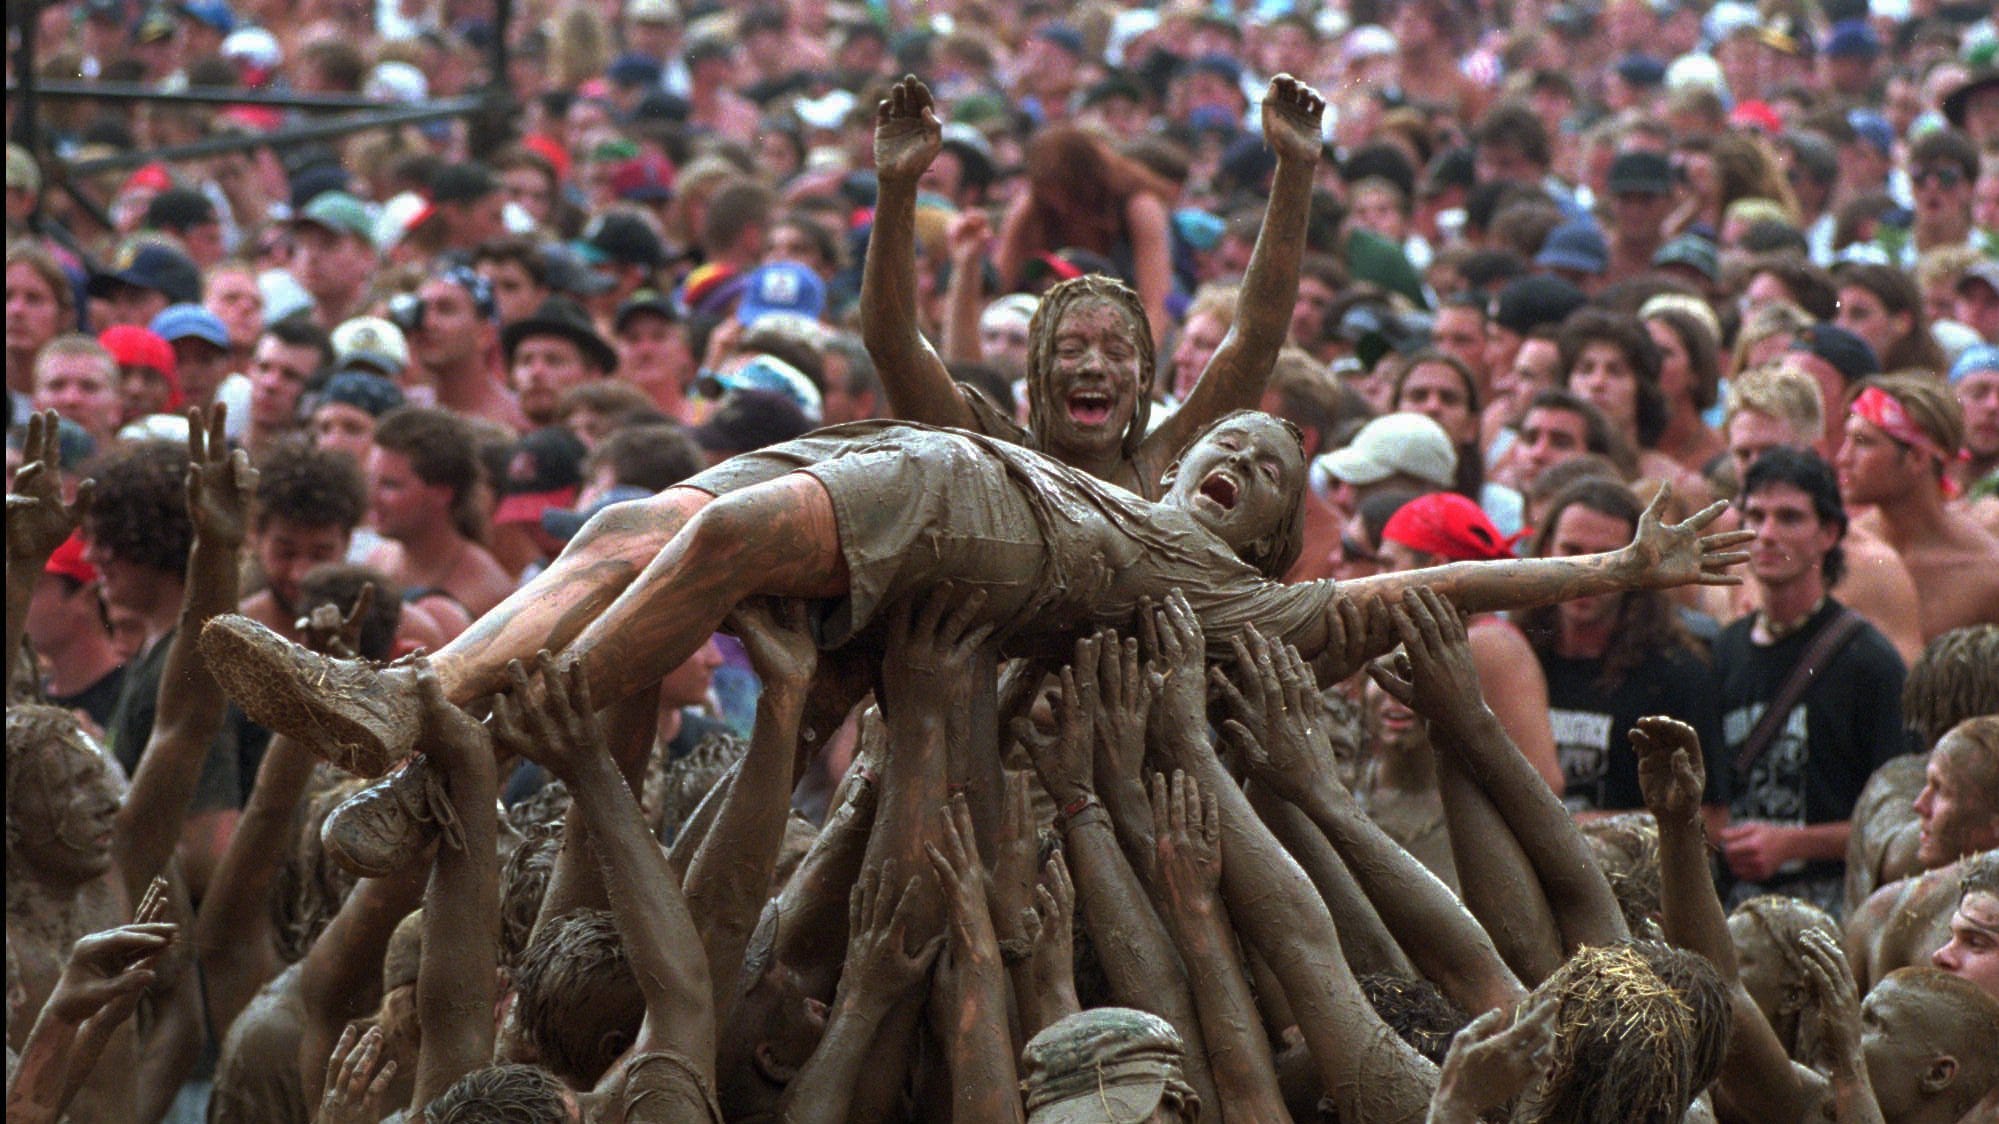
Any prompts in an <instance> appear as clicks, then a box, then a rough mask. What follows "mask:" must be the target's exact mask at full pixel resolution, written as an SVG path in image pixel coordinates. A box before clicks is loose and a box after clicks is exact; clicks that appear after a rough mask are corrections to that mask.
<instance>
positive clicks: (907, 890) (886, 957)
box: [778, 863, 944, 1124]
mask: <svg viewBox="0 0 1999 1124" xmlns="http://www.w3.org/2000/svg"><path fill="white" fill-rule="evenodd" d="M899 878H900V872H899V871H897V870H896V868H895V864H894V863H885V864H883V865H882V866H881V867H879V868H876V869H874V870H868V871H863V872H862V873H861V876H860V877H859V879H857V880H856V881H855V883H854V890H853V894H852V896H851V899H850V901H849V904H848V914H847V916H848V923H847V930H848V932H849V934H850V936H849V937H848V939H847V946H846V950H847V957H846V969H845V970H844V971H842V972H841V973H840V989H839V992H838V994H837V995H836V996H835V997H834V1000H833V1009H832V1011H831V1012H830V1013H829V1017H828V1019H827V1023H826V1033H825V1035H824V1036H823V1037H822V1038H820V1040H819V1045H818V1046H817V1047H815V1048H814V1049H813V1051H812V1056H811V1057H810V1058H809V1059H807V1060H806V1062H805V1064H804V1065H803V1066H801V1067H800V1068H799V1070H798V1075H797V1076H796V1077H793V1078H792V1079H791V1084H789V1085H787V1086H785V1090H784V1099H783V1101H781V1102H780V1103H779V1106H778V1117H779V1119H780V1120H782V1121H784V1124H843V1122H844V1121H845V1120H846V1119H847V1113H848V1108H849V1106H850V1105H851V1104H852V1102H853V1093H854V1086H855V1085H856V1083H857V1082H858V1080H859V1078H860V1074H861V1071H862V1069H863V1068H864V1067H865V1066H866V1065H867V1064H868V1048H869V1047H870V1046H871V1045H873V1043H874V1040H875V1033H876V1032H877V1031H879V1030H880V1029H881V1025H882V1022H883V1020H885V1019H886V1018H888V1015H889V1012H891V1011H893V1010H894V1009H895V1007H896V1004H897V1003H899V1002H901V1000H902V999H903V998H904V997H905V996H907V995H908V994H909V993H910V992H911V991H912V990H913V989H915V988H916V987H917V985H919V984H921V983H923V982H924V980H925V979H926V977H928V976H929V974H930V965H931V964H932V963H934V962H935V961H936V959H937V953H938V951H939V950H940V949H942V948H943V947H944V936H943V934H939V935H937V936H935V937H932V938H931V939H930V940H929V941H927V942H925V943H924V944H923V945H922V946H920V947H918V948H917V949H916V950H915V951H913V952H911V951H909V950H907V949H906V948H905V945H906V943H907V940H908V937H909V924H910V921H911V920H912V918H913V910H911V909H908V908H905V907H906V906H908V905H911V904H913V903H914V901H915V895H914V894H913V893H912V891H913V890H914V889H915V887H916V884H917V879H916V877H914V876H912V877H911V878H910V879H909V880H908V883H907V884H903V883H901V882H899V881H898V879H899Z"/></svg>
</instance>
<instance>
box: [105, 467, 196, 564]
mask: <svg viewBox="0 0 1999 1124" xmlns="http://www.w3.org/2000/svg"><path fill="white" fill-rule="evenodd" d="M187 470H188V457H187V446H186V445H180V444H175V443H173V442H171V441H138V442H134V443H132V444H130V445H125V446H122V447H119V448H114V449H112V450H110V451H109V452H107V453H105V454H104V455H103V456H101V457H98V458H97V459H96V460H94V461H92V462H91V463H90V465H89V466H87V468H86V469H85V475H87V476H90V477H93V478H95V479H96V481H97V494H96V495H95V496H94V497H93V498H92V500H91V504H90V510H89V511H87V512H85V513H84V516H83V537H84V538H86V539H89V540H90V541H91V542H92V543H94V544H95V545H97V546H98V547H101V548H102V549H104V550H106V551H109V552H110V554H111V556H112V557H114V558H117V559H119V560H120V561H123V562H130V563H133V564H134V565H139V566H144V567H146V568H147V569H150V570H161V571H164V572H166V573H170V574H175V575H179V574H183V573H186V572H187V556H188V552H189V551H191V550H192V549H193V548H194V521H193V520H192V519H190V518H189V517H188V513H187Z"/></svg>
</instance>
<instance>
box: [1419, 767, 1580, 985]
mask: <svg viewBox="0 0 1999 1124" xmlns="http://www.w3.org/2000/svg"><path fill="white" fill-rule="evenodd" d="M1436 756H1437V793H1438V795H1439V796H1440V797H1441V798H1442V800H1443V804H1444V823H1445V825H1446V826H1447V827H1448V828H1449V830H1450V836H1451V861H1452V862H1453V863H1455V864H1456V866H1457V870H1458V885H1459V886H1460V888H1461V890H1462V892H1463V895H1464V903H1465V907H1466V908H1467V909H1470V910H1471V913H1472V916H1473V917H1476V918H1478V922H1479V924H1480V926H1482V927H1483V928H1484V929H1485V932H1486V935H1487V936H1489V937H1491V938H1492V943H1493V947H1495V948H1497V949H1498V950H1499V955H1500V957H1501V958H1502V959H1504V960H1505V961H1506V965H1507V967H1509V968H1511V969H1513V973H1514V975H1516V976H1518V977H1519V978H1520V980H1521V981H1522V982H1523V983H1525V984H1527V985H1528V986H1530V987H1532V986H1537V985H1539V984H1540V982H1541V981H1542V980H1544V979H1547V978H1548V976H1549V975H1550V974H1551V973H1553V972H1554V970H1555V969H1557V968H1559V967H1561V966H1562V961H1563V959H1564V957H1563V955H1562V934H1561V930H1560V929H1558V928H1556V926H1555V912H1554V910H1553V909H1551V908H1549V906H1548V896H1547V895H1546V894H1544V893H1542V892H1541V880H1540V879H1539V878H1537V877H1536V876H1535V874H1534V864H1533V863H1531V862H1528V861H1527V852H1526V851H1525V850H1523V849H1522V848H1521V846H1520V841H1519V840H1518V839H1515V838H1514V837H1513V829H1512V828H1511V827H1510V826H1508V825H1507V822H1506V817H1504V816H1502V815H1500V814H1499V810H1498V809H1497V808H1494V807H1493V806H1492V799H1491V798H1490V797H1488V796H1487V795H1486V794H1485V790H1484V789H1483V788H1480V787H1479V784H1478V781H1476V780H1475V779H1473V777H1472V775H1471V773H1470V772H1469V771H1467V770H1466V768H1465V766H1464V763H1463V761H1462V760H1461V759H1460V758H1459V756H1458V755H1457V754H1455V753H1439V754H1437V755H1436Z"/></svg>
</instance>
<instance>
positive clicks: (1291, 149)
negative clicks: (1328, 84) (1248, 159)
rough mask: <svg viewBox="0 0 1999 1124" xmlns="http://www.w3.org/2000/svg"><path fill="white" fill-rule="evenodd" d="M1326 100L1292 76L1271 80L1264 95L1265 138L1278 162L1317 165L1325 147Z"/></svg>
mask: <svg viewBox="0 0 1999 1124" xmlns="http://www.w3.org/2000/svg"><path fill="white" fill-rule="evenodd" d="M1325 113H1326V99H1325V98H1322V97H1320V96H1319V91H1317V90H1314V89H1313V88H1312V87H1310V86H1307V85H1306V84H1305V83H1303V82H1300V81H1299V80H1297V79H1296V78H1293V77H1291V76H1290V75H1289V74H1280V75H1278V76H1277V77H1275V78H1272V79H1271V80H1270V88H1269V89H1268V90H1266V91H1264V94H1263V139H1264V140H1265V141H1266V142H1267V143H1268V144H1269V145H1270V148H1271V151H1273V152H1275V153H1276V154H1277V158H1278V159H1279V160H1303V161H1306V162H1308V163H1317V162H1318V160H1319V154H1320V153H1321V152H1322V151H1323V150H1324V148H1325V133H1324V132H1323V131H1322V128H1323V126H1322V121H1323V119H1324V117H1325Z"/></svg>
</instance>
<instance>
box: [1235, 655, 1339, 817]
mask: <svg viewBox="0 0 1999 1124" xmlns="http://www.w3.org/2000/svg"><path fill="white" fill-rule="evenodd" d="M1236 678H1237V679H1239V680H1240V681H1241V682H1242V689H1241V691H1240V692H1238V691H1237V689H1236V687H1235V686H1234V684H1232V683H1229V684H1228V686H1227V689H1226V690H1225V691H1224V692H1223V696H1224V697H1225V698H1227V699H1228V700H1229V703H1230V705H1231V706H1232V707H1234V708H1235V709H1236V714H1237V717H1236V718H1231V719H1228V720H1226V721H1224V722H1223V723H1222V733H1223V735H1224V736H1226V737H1227V738H1228V739H1229V742H1230V744H1231V745H1233V746H1234V747H1235V748H1236V750H1237V752H1239V753H1240V754H1242V764H1243V766H1244V768H1245V770H1246V771H1247V772H1248V773H1249V775H1250V776H1251V777H1253V778H1254V779H1255V780H1256V781H1257V783H1259V784H1264V785H1268V786H1269V787H1270V789H1271V791H1273V792H1275V793H1277V794H1278V795H1279V796H1282V797H1283V798H1284V799H1286V800H1288V801H1290V802H1292V803H1294V804H1300V803H1303V802H1304V800H1305V798H1306V795H1307V794H1308V793H1312V792H1317V791H1320V790H1321V787H1322V786H1323V785H1324V784H1325V781H1326V779H1327V774H1328V773H1329V772H1330V771H1331V770H1332V769H1333V768H1334V762H1333V740H1332V736H1331V734H1330V733H1329V732H1328V729H1327V726H1326V722H1325V705H1324V704H1323V703H1322V702H1321V701H1320V699H1319V694H1318V687H1317V685H1316V684H1315V683H1314V681H1313V679H1312V671H1311V669H1310V668H1308V667H1306V666H1305V659H1304V657H1303V656H1300V655H1299V654H1298V650H1297V649H1296V648H1293V647H1292V646H1291V645H1289V644H1286V643H1283V642H1282V641H1279V642H1277V643H1275V644H1273V643H1271V642H1270V641H1268V640H1265V639H1264V637H1263V634H1262V633H1261V632H1259V631H1257V629H1256V628H1255V626H1253V625H1252V626H1250V627H1247V628H1245V629H1243V636H1242V639H1240V640H1238V641H1237V656H1236ZM1223 682H1224V683H1227V682H1228V681H1227V680H1224V681H1223ZM1252 699H1253V700H1254V701H1253V702H1251V701H1250V700H1252ZM1246 703H1247V704H1248V705H1245V704H1246ZM1259 720H1260V721H1261V723H1262V725H1261V728H1258V727H1256V726H1252V725H1251V724H1250V723H1252V722H1256V721H1259ZM1336 787H1337V786H1336Z"/></svg>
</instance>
